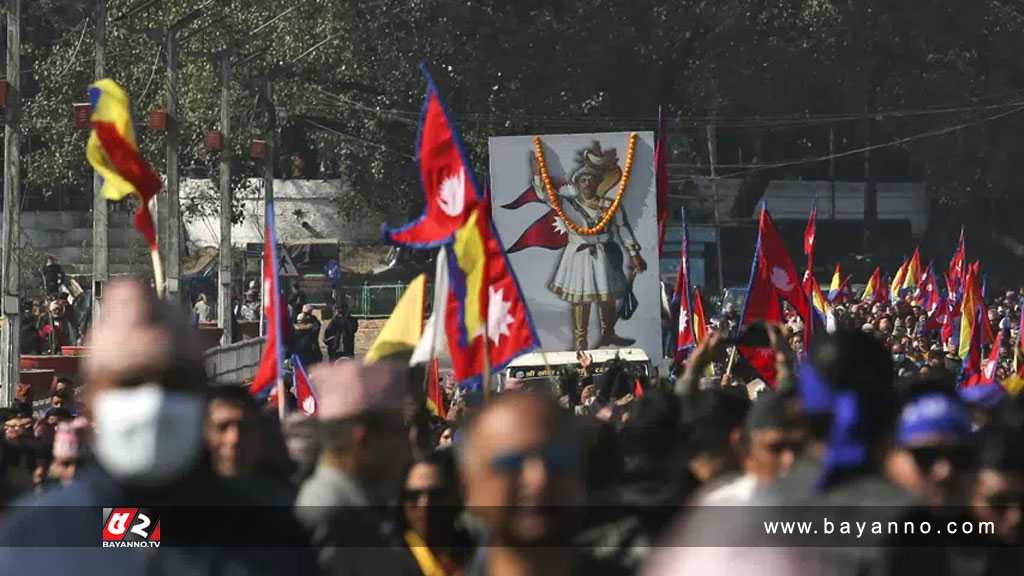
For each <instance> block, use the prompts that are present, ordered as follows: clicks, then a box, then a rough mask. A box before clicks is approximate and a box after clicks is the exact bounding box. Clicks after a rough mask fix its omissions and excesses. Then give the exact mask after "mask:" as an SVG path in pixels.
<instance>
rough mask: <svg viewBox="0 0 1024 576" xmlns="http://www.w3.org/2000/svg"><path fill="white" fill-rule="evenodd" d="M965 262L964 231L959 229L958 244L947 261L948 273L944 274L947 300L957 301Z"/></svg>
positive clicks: (961, 228) (964, 271)
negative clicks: (947, 290) (947, 293)
mask: <svg viewBox="0 0 1024 576" xmlns="http://www.w3.org/2000/svg"><path fill="white" fill-rule="evenodd" d="M966 260H967V249H966V248H965V245H964V229H963V227H960V242H958V243H957V246H956V251H955V252H953V257H952V258H951V259H950V260H949V271H948V272H947V273H946V287H947V288H948V289H949V299H950V300H958V299H959V296H960V288H961V287H962V286H963V280H964V274H965V273H966V270H965V267H964V262H965V261H966Z"/></svg>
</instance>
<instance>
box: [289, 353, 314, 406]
mask: <svg viewBox="0 0 1024 576" xmlns="http://www.w3.org/2000/svg"><path fill="white" fill-rule="evenodd" d="M292 387H293V390H294V393H295V400H296V401H297V403H298V405H299V409H300V410H302V412H303V413H304V414H305V415H307V416H314V415H316V410H317V406H318V405H319V403H318V402H317V399H316V392H315V391H314V390H313V385H312V384H311V383H310V381H309V375H308V374H306V368H305V367H304V366H303V365H302V360H300V359H299V355H298V354H292Z"/></svg>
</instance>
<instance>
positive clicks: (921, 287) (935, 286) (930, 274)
mask: <svg viewBox="0 0 1024 576" xmlns="http://www.w3.org/2000/svg"><path fill="white" fill-rule="evenodd" d="M939 296H940V294H939V283H938V281H937V280H936V279H935V266H934V264H933V263H931V262H929V263H928V268H926V269H925V271H924V274H922V275H921V281H920V282H918V283H917V288H916V289H915V291H914V303H915V304H917V305H918V306H920V307H921V308H924V310H925V312H928V313H929V314H930V313H931V312H932V310H933V309H934V306H935V305H937V304H938V298H939Z"/></svg>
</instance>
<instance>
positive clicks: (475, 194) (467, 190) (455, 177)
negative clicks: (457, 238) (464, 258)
mask: <svg viewBox="0 0 1024 576" xmlns="http://www.w3.org/2000/svg"><path fill="white" fill-rule="evenodd" d="M423 74H424V75H425V76H426V77H427V94H426V98H425V102H424V104H423V115H422V116H421V118H420V130H419V139H418V141H417V143H416V160H417V162H418V163H419V172H420V182H421V184H422V186H423V196H424V203H423V204H424V208H423V215H422V216H421V217H420V218H419V219H417V220H415V221H413V222H410V223H409V224H406V225H405V226H403V227H401V228H398V229H386V230H385V231H384V238H385V240H387V241H389V242H392V243H395V244H401V245H404V246H411V247H414V248H431V247H436V246H440V245H442V244H447V243H448V242H450V241H451V239H452V236H453V235H454V234H455V231H456V230H458V229H459V227H461V226H462V225H463V224H465V223H466V220H467V219H468V217H469V215H470V214H472V212H473V209H474V207H475V206H476V204H477V203H479V202H480V191H479V189H478V188H477V186H476V178H475V177H474V175H473V169H472V167H471V166H470V164H469V160H468V159H467V157H466V154H465V152H464V148H463V145H462V139H461V138H460V137H459V132H458V130H457V129H456V127H455V123H454V122H452V121H451V119H450V118H449V117H448V114H447V111H446V110H445V106H444V102H443V101H442V100H441V95H440V94H439V93H438V91H437V86H435V85H434V81H433V80H432V79H431V78H430V74H428V73H427V70H426V68H425V67H424V68H423Z"/></svg>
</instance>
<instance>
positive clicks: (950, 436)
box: [886, 390, 974, 510]
mask: <svg viewBox="0 0 1024 576" xmlns="http://www.w3.org/2000/svg"><path fill="white" fill-rule="evenodd" d="M972 452H973V449H972V446H971V423H970V415H969V413H968V411H967V408H966V406H964V404H963V402H962V401H961V400H960V399H959V398H957V397H956V396H955V395H953V394H951V393H948V392H946V391H944V390H933V391H924V392H922V393H919V394H915V395H914V396H912V397H911V398H910V399H909V400H908V401H907V402H906V403H905V404H904V406H903V409H902V410H901V411H900V416H899V421H898V423H897V431H896V449H895V450H894V451H893V453H892V454H891V455H890V456H889V458H888V459H887V463H886V468H887V471H888V473H889V476H890V478H892V479H893V480H894V481H895V482H896V483H898V484H900V485H901V486H903V488H905V489H906V490H908V491H910V492H911V493H913V494H915V495H916V496H918V497H919V498H921V499H922V500H924V501H925V502H926V503H927V504H928V505H929V506H931V507H932V508H933V509H936V510H940V509H942V508H944V507H951V506H962V505H963V504H964V503H965V502H966V501H967V497H968V492H969V490H970V486H971V484H972V482H973V479H974V461H973V460H974V459H973V456H972Z"/></svg>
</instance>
